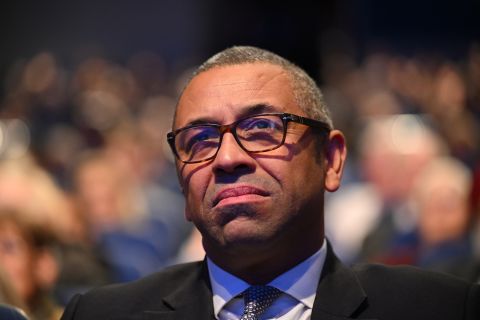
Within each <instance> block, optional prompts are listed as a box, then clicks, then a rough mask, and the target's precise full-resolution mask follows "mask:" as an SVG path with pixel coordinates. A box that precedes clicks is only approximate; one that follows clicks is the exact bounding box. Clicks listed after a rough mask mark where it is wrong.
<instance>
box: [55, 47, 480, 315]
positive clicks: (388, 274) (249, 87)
mask: <svg viewBox="0 0 480 320" xmlns="http://www.w3.org/2000/svg"><path fill="white" fill-rule="evenodd" d="M172 126H173V130H172V132H170V133H169V134H168V136H167V137H168V141H169V143H170V145H171V148H172V151H173V153H174V154H175V156H176V166H177V174H178V177H179V180H180V185H181V187H182V188H183V193H184V196H185V199H186V206H185V217H186V218H187V220H189V221H192V222H193V224H194V225H195V226H196V227H197V228H198V229H199V231H200V233H201V235H202V243H203V247H204V249H205V252H206V258H205V259H204V260H203V261H198V262H193V263H187V264H182V265H177V266H173V267H169V268H168V269H166V270H163V271H160V272H158V273H155V274H153V275H151V276H148V277H146V278H143V279H141V280H138V281H134V282H130V283H127V284H120V285H113V286H108V287H103V288H98V289H94V290H92V291H90V292H88V293H86V294H79V295H77V296H76V297H74V298H73V299H72V300H71V302H70V303H69V305H68V306H67V309H66V311H65V313H64V314H63V317H62V319H63V320H87V319H88V320H97V319H98V320H100V319H157V320H160V319H165V320H166V319H192V320H193V319H195V320H198V319H221V320H224V319H241V320H245V319H281V320H284V319H319V320H320V319H323V320H326V319H329V320H334V319H378V320H400V319H402V320H403V319H410V320H417V319H418V320H425V319H436V320H447V319H451V320H459V319H464V320H466V319H469V320H474V319H479V318H480V310H479V309H480V288H479V286H478V285H476V284H472V283H468V282H466V281H462V280H459V279H457V278H454V277H450V276H446V275H444V274H439V273H433V272H428V271H424V270H419V269H416V268H413V267H388V266H381V265H362V266H353V267H347V266H345V265H344V264H342V263H341V262H340V260H339V259H338V258H337V257H336V255H335V253H334V250H333V248H332V247H331V246H330V244H329V243H328V241H327V240H326V238H325V236H324V193H325V191H330V192H332V191H335V190H337V189H338V188H339V186H340V181H341V177H342V173H343V169H344V164H345V160H346V147H345V138H344V135H343V134H342V133H341V132H340V131H339V130H337V129H335V128H334V127H333V124H332V121H331V119H330V116H329V112H328V109H327V107H326V105H325V103H324V102H323V99H322V95H321V92H320V90H319V89H318V87H317V86H316V84H315V82H314V81H313V80H312V79H311V78H310V77H309V76H308V75H307V74H306V73H305V72H304V71H303V70H302V69H300V68H299V67H297V66H295V65H294V64H292V63H291V62H289V61H287V60H285V59H284V58H282V57H280V56H278V55H276V54H274V53H271V52H269V51H266V50H262V49H258V48H254V47H233V48H229V49H226V50H224V51H222V52H220V53H218V54H216V55H215V56H213V57H212V58H210V59H208V60H207V61H206V62H205V63H203V64H202V65H201V66H200V67H199V68H198V69H197V70H196V72H195V73H194V75H193V77H192V78H191V79H190V81H189V82H188V84H187V85H186V87H185V89H184V90H183V93H182V94H181V96H180V98H179V101H178V104H177V108H176V113H175V117H174V120H173V125H172Z"/></svg>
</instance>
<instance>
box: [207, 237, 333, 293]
mask: <svg viewBox="0 0 480 320" xmlns="http://www.w3.org/2000/svg"><path fill="white" fill-rule="evenodd" d="M323 241H324V235H323V233H321V232H319V234H318V235H316V236H315V239H312V241H309V242H306V243H302V247H301V248H300V247H299V246H298V244H297V243H292V244H291V245H290V246H289V247H288V248H285V247H278V246H277V247H275V246H274V245H271V246H268V247H265V248H262V246H258V245H257V246H252V247H254V248H252V247H248V248H243V249H242V248H238V249H237V250H225V251H228V252H229V253H228V254H227V255H226V254H225V252H223V254H220V255H218V254H215V252H218V251H217V250H213V252H212V253H209V251H210V250H208V245H207V244H205V250H206V251H207V255H208V257H209V258H210V259H211V260H212V261H213V262H215V264H217V265H218V266H219V267H221V268H222V269H223V270H225V271H227V272H229V273H231V274H233V275H235V276H236V277H238V278H240V279H242V280H243V281H245V282H247V283H249V284H251V285H265V284H267V283H269V282H271V281H272V280H273V279H275V278H277V277H278V276H280V275H281V274H283V273H285V272H287V271H288V270H290V269H291V268H293V267H295V266H296V265H298V264H299V263H301V262H302V261H304V260H306V259H307V258H309V257H310V256H312V255H313V254H314V253H315V252H317V251H318V250H320V248H321V246H322V244H323ZM292 242H293V241H292ZM306 244H309V245H306Z"/></svg>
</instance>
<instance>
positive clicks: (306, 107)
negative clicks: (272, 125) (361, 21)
mask: <svg viewBox="0 0 480 320" xmlns="http://www.w3.org/2000/svg"><path fill="white" fill-rule="evenodd" d="M247 63H269V64H272V65H276V66H280V67H281V68H283V69H284V70H285V71H286V72H287V75H288V76H289V77H290V78H291V84H292V90H293V94H294V97H295V100H296V102H297V104H298V105H299V107H300V108H301V109H302V110H303V111H304V112H305V114H306V115H307V116H308V117H310V118H312V119H315V120H320V121H323V122H325V123H326V124H328V126H329V127H330V128H333V123H332V119H331V116H330V111H329V110H328V107H327V105H326V104H325V101H324V99H323V95H322V92H321V91H320V88H319V87H318V86H317V84H316V83H315V81H314V80H313V79H312V78H311V77H310V76H309V75H308V74H307V73H306V72H305V71H304V70H303V69H302V68H300V67H298V66H297V65H295V64H294V63H292V62H290V61H288V60H287V59H285V58H283V57H281V56H279V55H277V54H275V53H273V52H270V51H268V50H264V49H260V48H257V47H251V46H234V47H231V48H227V49H225V50H223V51H221V52H219V53H217V54H215V55H213V56H212V57H210V58H209V59H208V60H206V61H205V62H204V63H203V64H201V65H200V66H199V67H198V68H197V69H196V70H195V71H194V72H193V74H192V77H191V78H190V79H189V81H188V82H187V84H186V86H185V88H186V87H187V86H188V84H189V83H190V82H191V81H192V79H193V78H195V77H196V76H197V75H199V74H200V73H202V72H205V71H208V70H210V69H213V68H217V67H224V66H233V65H240V64H247ZM184 90H185V89H184Z"/></svg>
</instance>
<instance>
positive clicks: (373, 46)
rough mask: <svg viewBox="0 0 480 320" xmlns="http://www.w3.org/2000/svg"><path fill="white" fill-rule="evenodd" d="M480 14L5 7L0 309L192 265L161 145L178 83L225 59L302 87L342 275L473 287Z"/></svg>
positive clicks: (384, 5)
mask: <svg viewBox="0 0 480 320" xmlns="http://www.w3.org/2000/svg"><path fill="white" fill-rule="evenodd" d="M479 16H480V2H479V1H477V0H471V1H468V0H459V1H454V2H453V1H418V0H416V1H413V0H404V1H393V2H392V1H389V2H385V1H379V0H357V1H355V0H338V1H334V0H328V1H304V0H297V1H295V2H286V3H279V2H278V1H262V2H260V1H253V0H246V1H241V2H232V1H229V2H227V1H220V0H205V1H202V2H200V1H195V0H182V1H178V0H176V1H174V0H165V1H153V0H143V1H118V0H117V1H96V2H94V1H81V2H75V3H68V2H65V1H53V0H44V1H9V2H7V3H3V4H2V8H1V10H0V43H1V50H0V302H1V303H8V304H13V305H16V306H18V307H20V308H23V309H24V310H26V311H27V312H28V313H29V314H30V316H31V318H32V319H58V318H59V314H61V311H62V307H63V306H64V305H65V303H66V302H67V301H68V300H69V299H70V298H71V297H72V295H73V294H75V293H77V292H83V291H85V290H88V289H89V288H92V287H95V286H98V285H103V284H107V283H112V282H125V281H131V280H134V279H137V278H138V277H141V276H144V275H146V274H149V273H151V272H154V271H156V270H159V269H161V268H163V267H165V266H167V265H169V264H172V263H178V262H183V261H190V260H194V259H202V258H203V251H202V248H201V245H200V242H199V239H200V238H199V235H198V233H196V232H195V231H194V230H193V229H192V227H191V226H190V225H189V224H187V223H186V222H185V221H184V218H183V199H182V195H181V194H180V191H179V187H178V185H177V181H176V176H175V171H174V168H173V163H172V156H171V154H170V151H169V150H168V146H167V145H166V143H165V134H166V132H167V131H169V129H170V121H171V117H172V114H173V108H174V106H175V101H176V98H177V97H178V94H179V92H180V90H181V89H182V88H183V85H184V83H185V81H186V79H188V77H189V75H190V73H191V71H192V70H193V68H195V67H196V66H197V65H198V64H200V63H201V62H202V61H204V60H205V59H207V58H208V57H209V56H211V55H212V54H214V53H215V52H217V51H219V50H222V49H224V48H226V47H229V46H232V45H254V46H259V47H262V48H265V49H269V50H271V51H274V52H276V53H278V54H280V55H282V56H284V57H286V58H288V59H290V60H292V61H294V62H295V63H297V64H298V65H300V66H301V67H303V68H304V69H305V70H306V71H307V72H308V73H309V74H310V75H312V77H313V78H314V79H315V80H317V82H318V84H319V85H320V87H321V88H322V90H323V92H324V94H325V99H326V101H327V104H329V106H330V108H331V111H332V116H333V119H334V123H335V126H336V127H337V128H339V129H341V130H343V131H344V132H345V134H346V136H347V140H348V146H349V159H348V166H347V172H346V175H345V179H344V183H343V186H342V188H341V189H340V190H339V191H338V192H336V193H333V194H328V195H327V197H328V199H327V209H326V216H327V217H326V219H327V235H328V237H329V239H330V241H331V242H332V243H333V246H334V248H335V250H336V251H337V253H338V255H339V256H340V257H341V258H342V260H344V261H345V262H346V263H353V262H363V261H370V262H382V263H388V264H412V265H416V266H419V267H422V268H427V269H432V270H437V271H442V272H447V273H450V274H453V275H455V276H458V277H462V278H464V279H466V280H468V281H478V280H479V278H480V264H479V261H480V228H479V225H480V223H479V214H480V161H479V151H480V150H479V146H480V122H479V121H480V19H478V17H479Z"/></svg>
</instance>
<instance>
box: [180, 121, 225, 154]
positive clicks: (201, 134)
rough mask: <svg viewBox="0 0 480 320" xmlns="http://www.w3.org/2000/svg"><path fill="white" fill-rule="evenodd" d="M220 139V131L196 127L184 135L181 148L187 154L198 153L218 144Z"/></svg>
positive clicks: (186, 131) (212, 128) (181, 139)
mask: <svg viewBox="0 0 480 320" xmlns="http://www.w3.org/2000/svg"><path fill="white" fill-rule="evenodd" d="M218 137H219V134H218V130H217V129H216V128H214V127H194V128H191V129H188V130H185V131H184V132H183V133H182V135H181V137H180V139H179V140H180V147H181V149H182V150H184V151H185V152H186V153H191V152H197V151H198V150H201V149H204V148H208V147H211V146H212V145H214V144H217V143H218Z"/></svg>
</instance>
